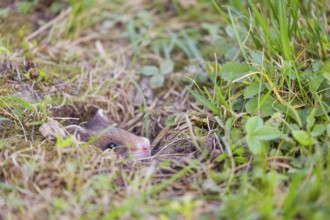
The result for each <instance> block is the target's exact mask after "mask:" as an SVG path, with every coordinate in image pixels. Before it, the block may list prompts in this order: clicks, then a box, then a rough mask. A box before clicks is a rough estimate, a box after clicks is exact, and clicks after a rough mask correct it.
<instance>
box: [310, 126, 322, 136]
mask: <svg viewBox="0 0 330 220" xmlns="http://www.w3.org/2000/svg"><path fill="white" fill-rule="evenodd" d="M324 131H325V125H324V124H317V125H315V126H314V127H313V130H312V132H311V136H312V137H318V136H320V135H322V134H323V133H324Z"/></svg>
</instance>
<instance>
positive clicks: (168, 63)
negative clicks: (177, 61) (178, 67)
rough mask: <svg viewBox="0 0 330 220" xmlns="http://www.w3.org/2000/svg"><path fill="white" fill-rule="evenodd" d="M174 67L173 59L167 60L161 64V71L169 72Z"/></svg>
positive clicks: (163, 72) (162, 72)
mask: <svg viewBox="0 0 330 220" xmlns="http://www.w3.org/2000/svg"><path fill="white" fill-rule="evenodd" d="M173 69H174V63H173V61H172V60H166V61H164V62H162V63H161V64H160V73H161V74H169V73H171V72H172V71H173Z"/></svg>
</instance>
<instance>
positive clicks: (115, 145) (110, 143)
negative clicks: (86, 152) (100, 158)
mask: <svg viewBox="0 0 330 220" xmlns="http://www.w3.org/2000/svg"><path fill="white" fill-rule="evenodd" d="M117 146H118V145H117V144H116V143H113V142H109V143H108V144H107V145H106V146H105V149H114V148H115V147H117Z"/></svg>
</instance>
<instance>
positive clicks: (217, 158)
mask: <svg viewBox="0 0 330 220" xmlns="http://www.w3.org/2000/svg"><path fill="white" fill-rule="evenodd" d="M227 156H228V154H227V153H226V152H225V153H223V154H219V156H217V157H216V158H215V161H216V162H221V161H223V160H224V159H226V157H227Z"/></svg>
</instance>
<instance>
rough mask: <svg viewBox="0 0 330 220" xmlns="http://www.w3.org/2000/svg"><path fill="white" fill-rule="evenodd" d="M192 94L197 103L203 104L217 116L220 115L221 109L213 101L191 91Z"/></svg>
mask: <svg viewBox="0 0 330 220" xmlns="http://www.w3.org/2000/svg"><path fill="white" fill-rule="evenodd" d="M189 91H190V93H191V94H192V95H193V96H194V97H195V99H196V100H197V101H199V102H200V103H201V104H203V105H204V106H206V107H207V108H208V109H210V110H211V111H213V112H214V113H215V114H216V115H218V114H219V112H220V109H219V108H218V107H217V106H216V105H215V104H214V103H213V102H211V101H209V100H208V99H207V98H205V97H204V96H202V95H200V94H199V93H198V92H195V91H194V90H189Z"/></svg>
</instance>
